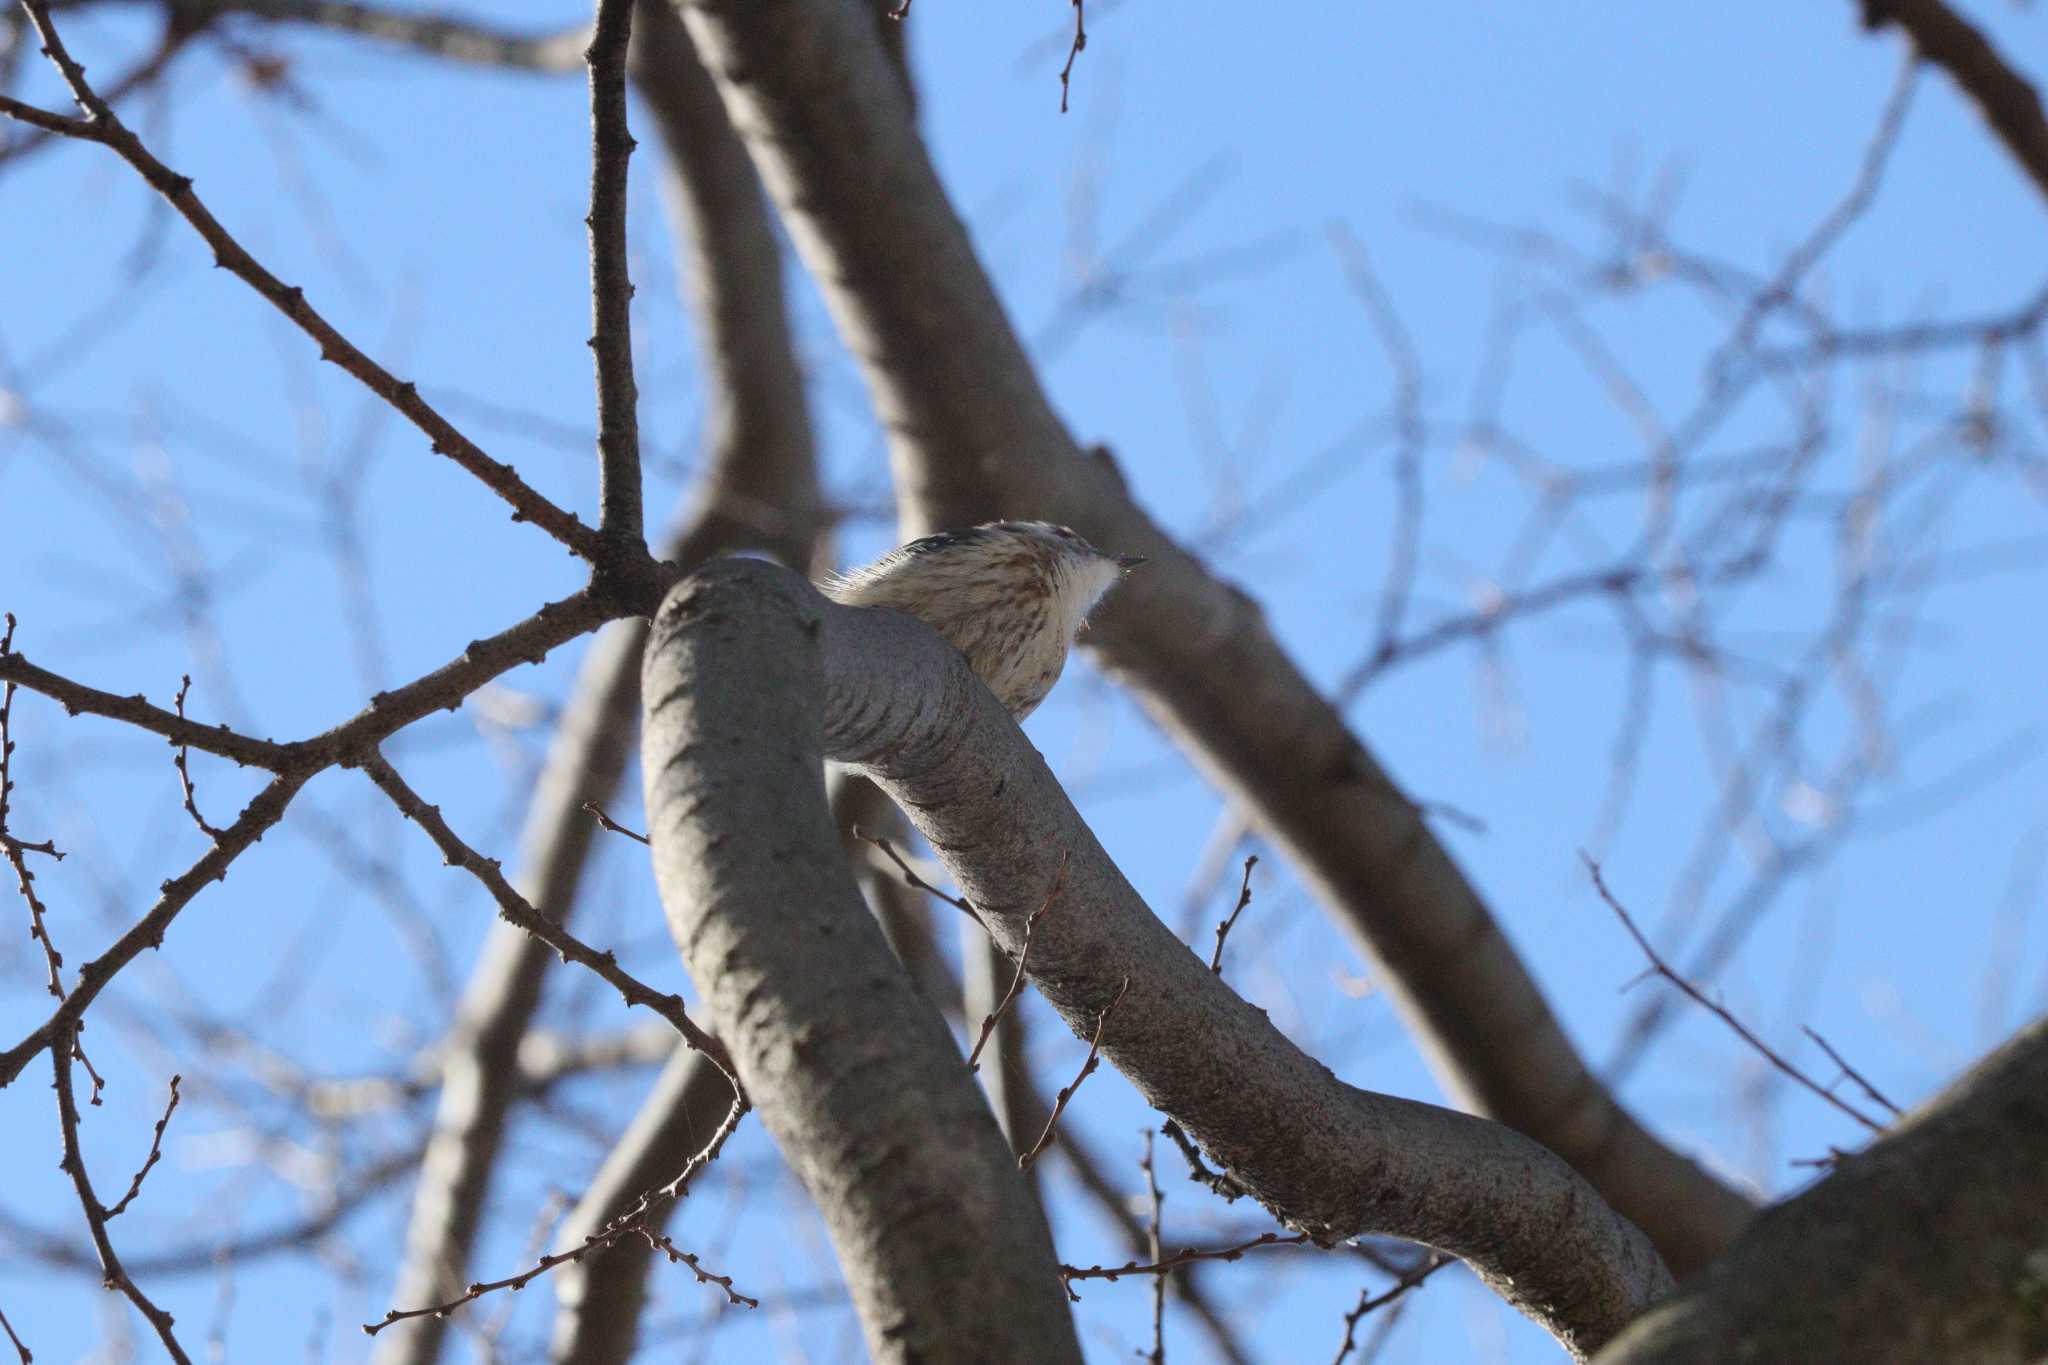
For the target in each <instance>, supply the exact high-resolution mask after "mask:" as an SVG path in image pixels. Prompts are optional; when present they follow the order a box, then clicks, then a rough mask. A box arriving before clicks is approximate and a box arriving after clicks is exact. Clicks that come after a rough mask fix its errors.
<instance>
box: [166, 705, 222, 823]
mask: <svg viewBox="0 0 2048 1365" xmlns="http://www.w3.org/2000/svg"><path fill="white" fill-rule="evenodd" d="M191 690H192V675H191V674H190V673H187V674H185V675H184V676H183V677H181V678H179V679H178V701H177V711H178V719H179V720H183V719H185V694H186V693H188V692H190V691H191ZM171 745H172V747H173V748H175V749H176V750H177V751H178V752H177V754H176V755H175V756H174V757H173V758H172V759H171V766H173V767H175V768H176V769H177V770H178V791H179V792H180V794H182V795H183V796H184V798H185V814H187V815H189V816H191V817H192V823H193V824H195V825H197V826H199V832H200V833H201V834H204V835H205V836H206V837H207V838H209V839H211V840H213V841H214V842H215V843H219V842H220V831H219V830H218V829H216V828H214V827H213V826H212V825H209V824H207V823H206V817H205V816H203V815H201V814H200V813H199V799H198V796H199V794H198V792H197V791H195V790H194V789H193V786H192V770H191V768H190V766H189V764H188V762H187V757H188V753H187V751H188V750H189V748H190V746H189V745H185V744H180V743H179V742H178V741H176V740H172V741H171Z"/></svg>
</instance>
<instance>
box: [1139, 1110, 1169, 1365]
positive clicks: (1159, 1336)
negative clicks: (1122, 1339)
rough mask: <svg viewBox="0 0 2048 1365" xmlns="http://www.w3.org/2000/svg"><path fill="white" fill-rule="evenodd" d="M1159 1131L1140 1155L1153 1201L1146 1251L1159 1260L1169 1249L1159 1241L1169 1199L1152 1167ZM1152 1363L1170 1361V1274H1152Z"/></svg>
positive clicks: (1150, 1135) (1148, 1136)
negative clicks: (1168, 1281)
mask: <svg viewBox="0 0 2048 1365" xmlns="http://www.w3.org/2000/svg"><path fill="white" fill-rule="evenodd" d="M1154 1136H1155V1134H1154V1133H1153V1131H1152V1130H1151V1129H1150V1128H1147V1129H1146V1130H1145V1154H1144V1155H1143V1156H1141V1157H1139V1158H1138V1169H1139V1170H1141V1171H1143V1172H1144V1173H1145V1193H1146V1195H1147V1196H1148V1197H1149V1198H1150V1200H1151V1203H1152V1217H1151V1218H1150V1219H1149V1220H1148V1221H1147V1223H1146V1225H1145V1231H1146V1233H1147V1237H1148V1244H1147V1247H1146V1252H1147V1254H1149V1255H1150V1256H1151V1257H1152V1260H1153V1262H1154V1263H1155V1264H1156V1263H1157V1262H1158V1261H1159V1260H1160V1258H1161V1257H1163V1256H1164V1255H1165V1254H1166V1253H1165V1250H1164V1248H1162V1247H1161V1246H1160V1244H1159V1215H1160V1211H1161V1208H1162V1206H1163V1205H1164V1204H1165V1203H1166V1196H1165V1195H1163V1194H1161V1193H1160V1192H1159V1181H1158V1179H1157V1178H1156V1176H1155V1175H1154V1172H1153V1170H1152V1140H1153V1138H1154ZM1145 1359H1146V1360H1148V1361H1150V1362H1151V1365H1166V1276H1164V1275H1154V1276H1153V1277H1152V1350H1151V1353H1150V1354H1148V1355H1147V1356H1146V1357H1145Z"/></svg>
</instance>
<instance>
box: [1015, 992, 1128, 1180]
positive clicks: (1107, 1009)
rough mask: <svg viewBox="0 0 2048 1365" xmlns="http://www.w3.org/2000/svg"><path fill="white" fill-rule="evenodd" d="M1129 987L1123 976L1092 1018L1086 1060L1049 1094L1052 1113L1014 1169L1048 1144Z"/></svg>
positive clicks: (1026, 1166) (1027, 1165)
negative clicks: (1068, 1081) (1071, 1077)
mask: <svg viewBox="0 0 2048 1365" xmlns="http://www.w3.org/2000/svg"><path fill="white" fill-rule="evenodd" d="M1130 990H1131V979H1130V978H1129V977H1128V976H1127V977H1125V978H1124V983H1123V985H1121V986H1119V987H1117V992H1116V999H1114V1000H1112V1001H1110V1002H1109V1004H1107V1005H1106V1006H1104V1007H1103V1010H1102V1013H1101V1014H1100V1015H1099V1016H1097V1018H1096V1020H1095V1037H1094V1038H1093V1039H1092V1040H1091V1041H1090V1042H1089V1044H1088V1060H1087V1061H1085V1062H1082V1063H1081V1069H1080V1071H1079V1072H1077V1073H1076V1074H1075V1076H1074V1080H1073V1083H1072V1084H1070V1085H1066V1086H1063V1087H1061V1089H1060V1092H1059V1094H1057V1095H1055V1096H1053V1100H1052V1113H1050V1114H1048V1115H1047V1116H1046V1120H1045V1131H1044V1132H1042V1133H1040V1134H1039V1135H1038V1141H1036V1142H1034V1143H1032V1144H1031V1150H1030V1151H1028V1152H1026V1153H1024V1155H1023V1156H1020V1157H1018V1158H1017V1169H1018V1170H1020V1171H1028V1170H1030V1169H1031V1164H1032V1163H1033V1162H1035V1161H1037V1160H1038V1158H1039V1156H1040V1155H1041V1154H1043V1153H1044V1151H1045V1149H1046V1148H1048V1147H1050V1146H1052V1139H1053V1130H1054V1129H1056V1128H1058V1127H1059V1125H1060V1115H1061V1114H1064V1113H1065V1112H1066V1111H1067V1101H1068V1100H1071V1099H1072V1098H1074V1092H1075V1091H1076V1090H1079V1089H1080V1088H1081V1082H1083V1081H1085V1080H1087V1079H1088V1077H1089V1076H1091V1075H1092V1074H1094V1071H1095V1068H1096V1067H1098V1066H1100V1065H1102V1031H1103V1030H1104V1029H1105V1028H1108V1027H1109V1016H1110V1015H1112V1014H1114V1013H1116V1007H1117V1006H1118V1005H1121V1004H1122V1003H1123V1002H1124V997H1125V996H1126V995H1128V994H1129V993H1130Z"/></svg>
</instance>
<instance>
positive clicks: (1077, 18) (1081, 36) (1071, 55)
mask: <svg viewBox="0 0 2048 1365" xmlns="http://www.w3.org/2000/svg"><path fill="white" fill-rule="evenodd" d="M1073 5H1074V41H1073V44H1072V45H1071V46H1069V47H1068V48H1067V64H1066V65H1065V66H1063V67H1061V68H1060V112H1061V113H1062V114H1064V113H1066V112H1067V85H1068V78H1069V77H1071V76H1072V75H1073V74H1074V60H1075V59H1076V58H1078V57H1079V56H1080V55H1081V49H1082V48H1084V47H1086V46H1088V28H1087V20H1088V10H1087V6H1086V4H1085V3H1084V0H1073ZM909 9H910V6H909V0H905V2H904V12H905V13H908V12H909ZM897 17H899V18H900V17H902V16H900V15H899V16H897Z"/></svg>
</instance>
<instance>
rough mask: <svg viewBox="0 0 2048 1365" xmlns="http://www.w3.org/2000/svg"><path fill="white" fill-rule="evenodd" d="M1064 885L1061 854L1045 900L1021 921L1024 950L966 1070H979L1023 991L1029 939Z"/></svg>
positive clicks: (1064, 862) (984, 1021)
mask: <svg viewBox="0 0 2048 1365" xmlns="http://www.w3.org/2000/svg"><path fill="white" fill-rule="evenodd" d="M1066 884H1067V855H1066V854H1065V853H1061V854H1060V870H1059V871H1058V872H1057V873H1056V874H1055V875H1054V876H1053V879H1052V889H1051V890H1050V891H1047V892H1046V893H1045V900H1044V901H1043V902H1042V903H1040V905H1039V907H1038V908H1037V909H1036V910H1033V911H1032V912H1031V918H1029V919H1027V920H1025V921H1024V946H1023V947H1022V948H1020V949H1018V950H1017V970H1016V971H1015V972H1014V973H1013V974H1012V975H1011V977H1010V987H1009V989H1008V990H1006V991H1004V992H1003V998H1002V999H1000V1000H998V1001H996V1007H995V1008H994V1009H993V1010H991V1011H990V1012H989V1013H988V1015H987V1016H986V1017H985V1018H983V1019H982V1021H981V1036H980V1037H978V1038H976V1039H975V1040H974V1050H973V1051H972V1052H970V1053H968V1054H967V1069H968V1070H969V1071H979V1070H981V1050H982V1049H983V1048H985V1047H987V1046H988V1040H989V1037H990V1036H991V1035H992V1034H994V1033H995V1031H996V1025H997V1023H999V1022H1000V1021H1001V1020H1002V1017H1003V1015H1004V1014H1006V1013H1008V1012H1009V1008H1010V1005H1011V1003H1012V1002H1013V1001H1015V1000H1016V998H1017V996H1018V995H1019V993H1021V992H1022V991H1023V989H1024V969H1025V967H1026V966H1027V965H1028V964H1029V963H1030V961H1031V938H1032V935H1034V934H1036V933H1037V932H1038V921H1040V920H1042V919H1044V918H1045V913H1046V911H1048V910H1050V909H1052V907H1053V902H1055V901H1057V900H1058V899H1059V898H1060V892H1061V890H1062V889H1064V888H1065V886H1066Z"/></svg>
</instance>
